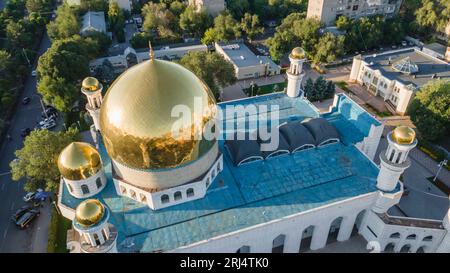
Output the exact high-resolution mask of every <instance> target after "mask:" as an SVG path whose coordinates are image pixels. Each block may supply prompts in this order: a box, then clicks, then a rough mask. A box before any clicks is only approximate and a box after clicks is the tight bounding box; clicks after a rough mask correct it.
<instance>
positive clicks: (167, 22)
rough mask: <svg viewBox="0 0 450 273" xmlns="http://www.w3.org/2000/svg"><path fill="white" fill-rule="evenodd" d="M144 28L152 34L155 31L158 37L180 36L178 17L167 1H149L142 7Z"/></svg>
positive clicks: (170, 38) (171, 37)
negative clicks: (169, 7)
mask: <svg viewBox="0 0 450 273" xmlns="http://www.w3.org/2000/svg"><path fill="white" fill-rule="evenodd" d="M142 15H143V17H144V24H143V28H144V30H145V31H146V32H147V33H149V34H150V35H151V34H152V33H153V32H154V31H155V32H156V35H157V38H162V39H167V40H175V39H178V38H180V33H179V29H178V25H179V23H178V18H177V17H176V16H175V15H174V14H173V13H172V11H170V10H169V9H168V8H167V7H166V4H165V3H153V2H148V3H147V4H145V6H144V7H143V8H142Z"/></svg>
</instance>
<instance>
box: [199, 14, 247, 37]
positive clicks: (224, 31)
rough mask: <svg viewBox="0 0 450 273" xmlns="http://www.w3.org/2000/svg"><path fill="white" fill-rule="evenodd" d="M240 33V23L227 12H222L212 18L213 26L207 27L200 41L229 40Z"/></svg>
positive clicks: (239, 35)
mask: <svg viewBox="0 0 450 273" xmlns="http://www.w3.org/2000/svg"><path fill="white" fill-rule="evenodd" d="M241 35H242V33H241V27H240V24H239V23H238V22H237V21H236V20H234V18H233V16H231V14H229V13H228V12H223V13H221V14H219V16H217V17H216V18H214V26H213V27H212V28H209V29H208V30H207V31H206V32H205V35H204V36H203V39H202V43H204V44H210V43H213V42H221V41H224V42H226V41H230V40H234V39H236V38H240V37H241Z"/></svg>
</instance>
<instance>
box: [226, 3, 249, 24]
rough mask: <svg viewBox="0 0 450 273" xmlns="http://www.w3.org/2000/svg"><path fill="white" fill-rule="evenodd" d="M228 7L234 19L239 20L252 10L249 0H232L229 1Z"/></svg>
mask: <svg viewBox="0 0 450 273" xmlns="http://www.w3.org/2000/svg"><path fill="white" fill-rule="evenodd" d="M227 9H228V10H229V11H230V13H231V15H232V16H233V18H234V19H236V20H239V19H240V18H242V17H243V16H244V14H245V13H247V12H249V11H250V4H249V1H248V0H230V1H228V2H227Z"/></svg>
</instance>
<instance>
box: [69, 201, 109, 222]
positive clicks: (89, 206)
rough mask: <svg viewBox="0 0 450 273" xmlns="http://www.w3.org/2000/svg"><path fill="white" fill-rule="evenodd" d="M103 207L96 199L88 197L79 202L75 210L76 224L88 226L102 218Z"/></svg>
mask: <svg viewBox="0 0 450 273" xmlns="http://www.w3.org/2000/svg"><path fill="white" fill-rule="evenodd" d="M103 215H105V207H104V206H103V204H102V203H100V201H98V200H97V199H88V200H85V201H83V202H81V203H80V204H79V205H78V206H77V208H76V210H75V219H76V221H77V222H78V224H80V225H82V226H84V227H90V226H93V225H95V224H97V223H98V222H100V220H102V218H103Z"/></svg>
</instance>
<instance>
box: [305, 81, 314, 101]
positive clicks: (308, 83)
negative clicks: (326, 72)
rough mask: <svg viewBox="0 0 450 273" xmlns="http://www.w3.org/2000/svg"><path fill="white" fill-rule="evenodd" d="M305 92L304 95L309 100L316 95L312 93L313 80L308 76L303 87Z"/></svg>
mask: <svg viewBox="0 0 450 273" xmlns="http://www.w3.org/2000/svg"><path fill="white" fill-rule="evenodd" d="M303 91H304V92H305V96H306V97H307V98H308V99H309V100H310V101H311V100H312V98H314V97H315V96H316V95H315V93H314V81H313V79H312V78H308V79H307V80H306V83H305V87H304V88H303Z"/></svg>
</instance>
